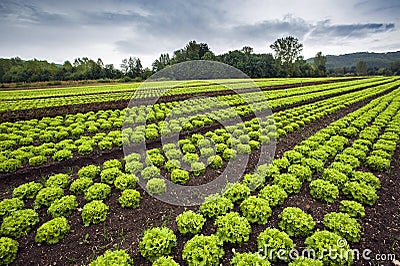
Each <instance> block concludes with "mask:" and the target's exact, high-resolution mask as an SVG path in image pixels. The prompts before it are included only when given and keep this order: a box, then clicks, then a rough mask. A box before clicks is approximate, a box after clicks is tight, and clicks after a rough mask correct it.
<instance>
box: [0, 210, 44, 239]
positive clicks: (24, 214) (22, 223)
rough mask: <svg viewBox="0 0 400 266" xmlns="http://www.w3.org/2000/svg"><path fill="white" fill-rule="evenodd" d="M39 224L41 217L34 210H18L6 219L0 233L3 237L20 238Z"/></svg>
mask: <svg viewBox="0 0 400 266" xmlns="http://www.w3.org/2000/svg"><path fill="white" fill-rule="evenodd" d="M38 222H39V215H38V214H37V212H36V211H34V210H32V209H25V210H17V211H15V212H13V213H12V214H11V215H9V216H7V217H5V218H4V220H3V223H2V224H1V228H0V233H1V235H3V236H9V237H15V238H20V237H22V236H24V235H26V234H27V233H29V232H30V231H31V230H32V228H33V227H34V226H35V225H36V224H37V223H38Z"/></svg>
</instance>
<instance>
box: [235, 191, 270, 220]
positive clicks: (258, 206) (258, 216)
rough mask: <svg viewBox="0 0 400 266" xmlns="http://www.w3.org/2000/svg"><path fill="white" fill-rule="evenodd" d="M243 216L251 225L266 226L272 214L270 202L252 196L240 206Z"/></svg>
mask: <svg viewBox="0 0 400 266" xmlns="http://www.w3.org/2000/svg"><path fill="white" fill-rule="evenodd" d="M240 210H241V212H242V213H243V216H244V217H245V218H246V219H247V220H248V221H249V222H250V223H257V224H266V223H267V222H268V218H269V217H270V216H271V214H272V210H271V208H270V207H269V205H268V201H267V200H265V199H263V198H257V197H255V196H250V197H248V198H247V199H245V200H244V201H243V202H242V203H241V204H240Z"/></svg>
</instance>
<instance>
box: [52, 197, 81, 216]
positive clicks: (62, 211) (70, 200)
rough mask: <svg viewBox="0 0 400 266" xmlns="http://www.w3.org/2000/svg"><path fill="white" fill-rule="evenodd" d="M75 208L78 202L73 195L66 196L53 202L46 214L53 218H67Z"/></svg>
mask: <svg viewBox="0 0 400 266" xmlns="http://www.w3.org/2000/svg"><path fill="white" fill-rule="evenodd" d="M77 208H78V202H77V201H76V197H75V196H73V195H68V196H64V197H62V198H60V199H57V200H55V201H54V202H53V203H52V204H51V205H50V207H49V208H48V209H47V213H48V214H50V215H51V216H52V217H53V218H57V217H61V216H64V217H68V216H70V215H71V214H72V212H73V211H75V210H76V209H77Z"/></svg>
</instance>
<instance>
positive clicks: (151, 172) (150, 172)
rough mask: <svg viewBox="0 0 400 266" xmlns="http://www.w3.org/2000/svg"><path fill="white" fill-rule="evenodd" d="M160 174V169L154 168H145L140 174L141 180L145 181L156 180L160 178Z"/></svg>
mask: <svg viewBox="0 0 400 266" xmlns="http://www.w3.org/2000/svg"><path fill="white" fill-rule="evenodd" d="M160 174H161V171H160V169H159V168H157V167H155V166H147V167H146V168H144V169H143V170H142V171H141V172H140V175H141V176H142V178H143V179H146V180H148V179H152V178H157V177H159V176H160Z"/></svg>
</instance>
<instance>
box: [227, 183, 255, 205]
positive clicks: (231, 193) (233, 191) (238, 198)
mask: <svg viewBox="0 0 400 266" xmlns="http://www.w3.org/2000/svg"><path fill="white" fill-rule="evenodd" d="M223 196H224V197H226V198H228V199H229V200H230V201H232V203H239V202H242V201H243V200H244V199H246V198H248V197H249V196H250V188H249V187H248V186H246V185H243V184H241V183H228V184H227V185H226V187H225V189H224V192H223Z"/></svg>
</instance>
